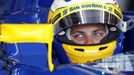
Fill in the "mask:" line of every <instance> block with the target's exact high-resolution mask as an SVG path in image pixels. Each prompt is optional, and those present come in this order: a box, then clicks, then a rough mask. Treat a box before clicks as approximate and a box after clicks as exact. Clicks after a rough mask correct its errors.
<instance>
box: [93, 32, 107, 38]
mask: <svg viewBox="0 0 134 75" xmlns="http://www.w3.org/2000/svg"><path fill="white" fill-rule="evenodd" d="M93 35H94V38H101V37H103V36H104V35H105V32H95V33H94V34H93Z"/></svg>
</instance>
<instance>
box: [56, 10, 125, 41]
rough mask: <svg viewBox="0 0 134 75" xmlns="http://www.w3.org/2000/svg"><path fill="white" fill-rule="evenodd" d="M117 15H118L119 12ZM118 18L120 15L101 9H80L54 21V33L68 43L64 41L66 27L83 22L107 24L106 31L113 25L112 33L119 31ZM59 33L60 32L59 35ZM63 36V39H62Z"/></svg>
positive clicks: (119, 23) (119, 21)
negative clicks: (114, 29) (113, 30)
mask: <svg viewBox="0 0 134 75" xmlns="http://www.w3.org/2000/svg"><path fill="white" fill-rule="evenodd" d="M117 15H118V16H120V15H119V14H117ZM120 18H121V17H117V16H115V15H113V14H111V13H109V12H106V11H102V10H82V11H79V12H75V13H72V14H70V15H68V16H65V17H64V18H62V19H61V20H60V21H59V22H58V23H56V24H55V35H56V37H57V38H58V39H60V41H62V42H66V43H68V42H67V41H68V40H67V41H65V38H66V37H67V36H66V33H67V29H68V28H71V27H74V26H79V25H85V24H88V25H91V24H94V25H105V26H107V28H108V31H109V28H111V27H115V28H116V29H117V30H116V32H114V33H117V32H119V30H122V29H121V28H122V27H121V26H122V24H123V23H122V20H121V19H120ZM63 31H64V32H63ZM61 32H62V33H61ZM110 32H111V31H110ZM59 33H61V34H60V35H59ZM63 36H64V39H62V37H63ZM65 36H66V37H65ZM67 38H68V37H67ZM114 39H115V37H114Z"/></svg>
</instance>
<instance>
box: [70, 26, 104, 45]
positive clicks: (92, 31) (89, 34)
mask: <svg viewBox="0 0 134 75" xmlns="http://www.w3.org/2000/svg"><path fill="white" fill-rule="evenodd" d="M105 31H106V30H105V26H104V25H81V26H76V27H72V28H71V32H70V34H71V39H72V41H73V42H75V43H77V44H97V43H100V41H101V40H102V39H103V38H104V36H105V35H106V32H105Z"/></svg>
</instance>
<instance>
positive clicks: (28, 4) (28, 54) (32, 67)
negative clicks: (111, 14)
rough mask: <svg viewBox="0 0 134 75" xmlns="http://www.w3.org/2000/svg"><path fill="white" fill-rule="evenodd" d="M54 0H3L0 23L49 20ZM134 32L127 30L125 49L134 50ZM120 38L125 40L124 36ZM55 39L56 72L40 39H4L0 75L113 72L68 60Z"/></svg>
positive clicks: (79, 74) (36, 22) (133, 14)
mask: <svg viewBox="0 0 134 75" xmlns="http://www.w3.org/2000/svg"><path fill="white" fill-rule="evenodd" d="M66 1H69V0H66ZM52 2H53V0H49V1H47V0H0V7H1V8H3V10H1V11H2V12H3V13H2V14H0V23H1V24H2V23H13V24H14V23H17V24H18V23H35V24H39V23H47V17H48V11H49V7H50V6H51V4H52ZM2 5H3V6H2ZM124 16H125V19H124V20H127V19H128V18H127V16H134V12H131V13H130V12H129V13H128V12H124ZM133 33H134V29H132V30H130V31H128V32H127V33H126V34H125V35H126V38H125V42H124V44H125V46H124V50H134V46H133V44H134V39H133V38H134V35H133ZM122 36H124V34H122V35H121V37H122ZM121 41H122V42H123V40H121ZM55 42H57V40H54V43H53V46H54V48H56V49H57V50H59V52H58V51H57V52H54V51H53V63H54V65H55V66H56V67H55V70H54V71H53V72H50V71H49V69H48V62H47V58H48V57H47V52H48V51H47V50H48V48H47V45H45V44H41V43H14V44H9V43H2V44H1V46H2V50H4V57H6V58H4V59H1V60H0V75H10V74H12V75H92V74H95V75H96V74H98V75H111V74H110V73H106V72H103V71H101V70H97V69H94V68H93V67H90V68H86V67H82V66H80V65H72V64H67V63H70V62H69V60H68V58H67V56H66V54H65V52H64V50H62V49H61V47H62V46H61V44H60V43H58V42H57V44H58V46H56V45H55ZM119 45H122V44H119ZM120 47H121V46H120ZM59 48H60V49H59ZM119 49H120V50H121V49H122V48H119ZM58 53H62V54H63V55H64V56H63V55H61V56H56V55H57V54H58ZM117 53H118V52H117ZM115 54H116V52H115ZM58 55H60V54H58ZM57 58H59V59H57ZM61 59H64V61H63V60H61ZM13 62H15V64H14V63H13ZM61 64H62V65H61ZM63 64H64V65H63ZM89 66H90V65H89ZM132 73H133V72H132ZM132 73H130V72H129V73H126V74H132Z"/></svg>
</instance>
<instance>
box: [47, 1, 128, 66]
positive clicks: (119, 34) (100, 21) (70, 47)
mask: <svg viewBox="0 0 134 75" xmlns="http://www.w3.org/2000/svg"><path fill="white" fill-rule="evenodd" d="M48 22H49V23H52V24H53V25H54V28H55V29H54V32H55V38H56V40H58V43H61V46H60V45H58V44H56V43H55V44H56V45H57V47H61V49H60V48H55V49H54V50H55V51H56V53H57V54H58V55H59V57H58V58H59V59H60V60H61V61H64V60H65V59H66V58H64V56H67V59H68V61H70V62H71V63H87V62H93V61H96V60H99V59H102V58H106V57H108V56H111V55H113V54H116V53H119V52H121V48H122V47H121V46H122V39H123V36H124V35H123V32H125V31H126V25H124V24H123V23H124V22H123V16H122V12H121V10H120V7H119V6H118V4H117V2H116V0H54V2H53V4H52V6H51V11H50V12H49V17H48ZM91 27H92V29H94V28H96V27H99V28H102V30H100V31H98V32H97V34H96V33H95V36H98V35H101V36H102V38H101V39H100V40H99V41H97V39H94V41H95V42H94V43H81V42H79V38H76V39H78V40H76V41H75V37H76V36H77V35H75V34H74V36H73V33H75V32H76V31H75V30H76V29H77V28H79V29H83V28H86V29H85V30H88V31H85V32H93V31H92V29H91ZM83 30H84V29H83ZM79 33H81V32H79ZM98 33H99V34H98ZM76 34H77V33H76ZM78 36H79V37H81V35H78ZM80 40H81V39H80ZM88 40H89V39H88ZM85 42H87V40H86V41H85ZM56 45H55V46H56ZM62 49H63V50H64V52H65V53H63V51H61V50H62ZM61 55H63V57H62V56H61Z"/></svg>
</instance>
